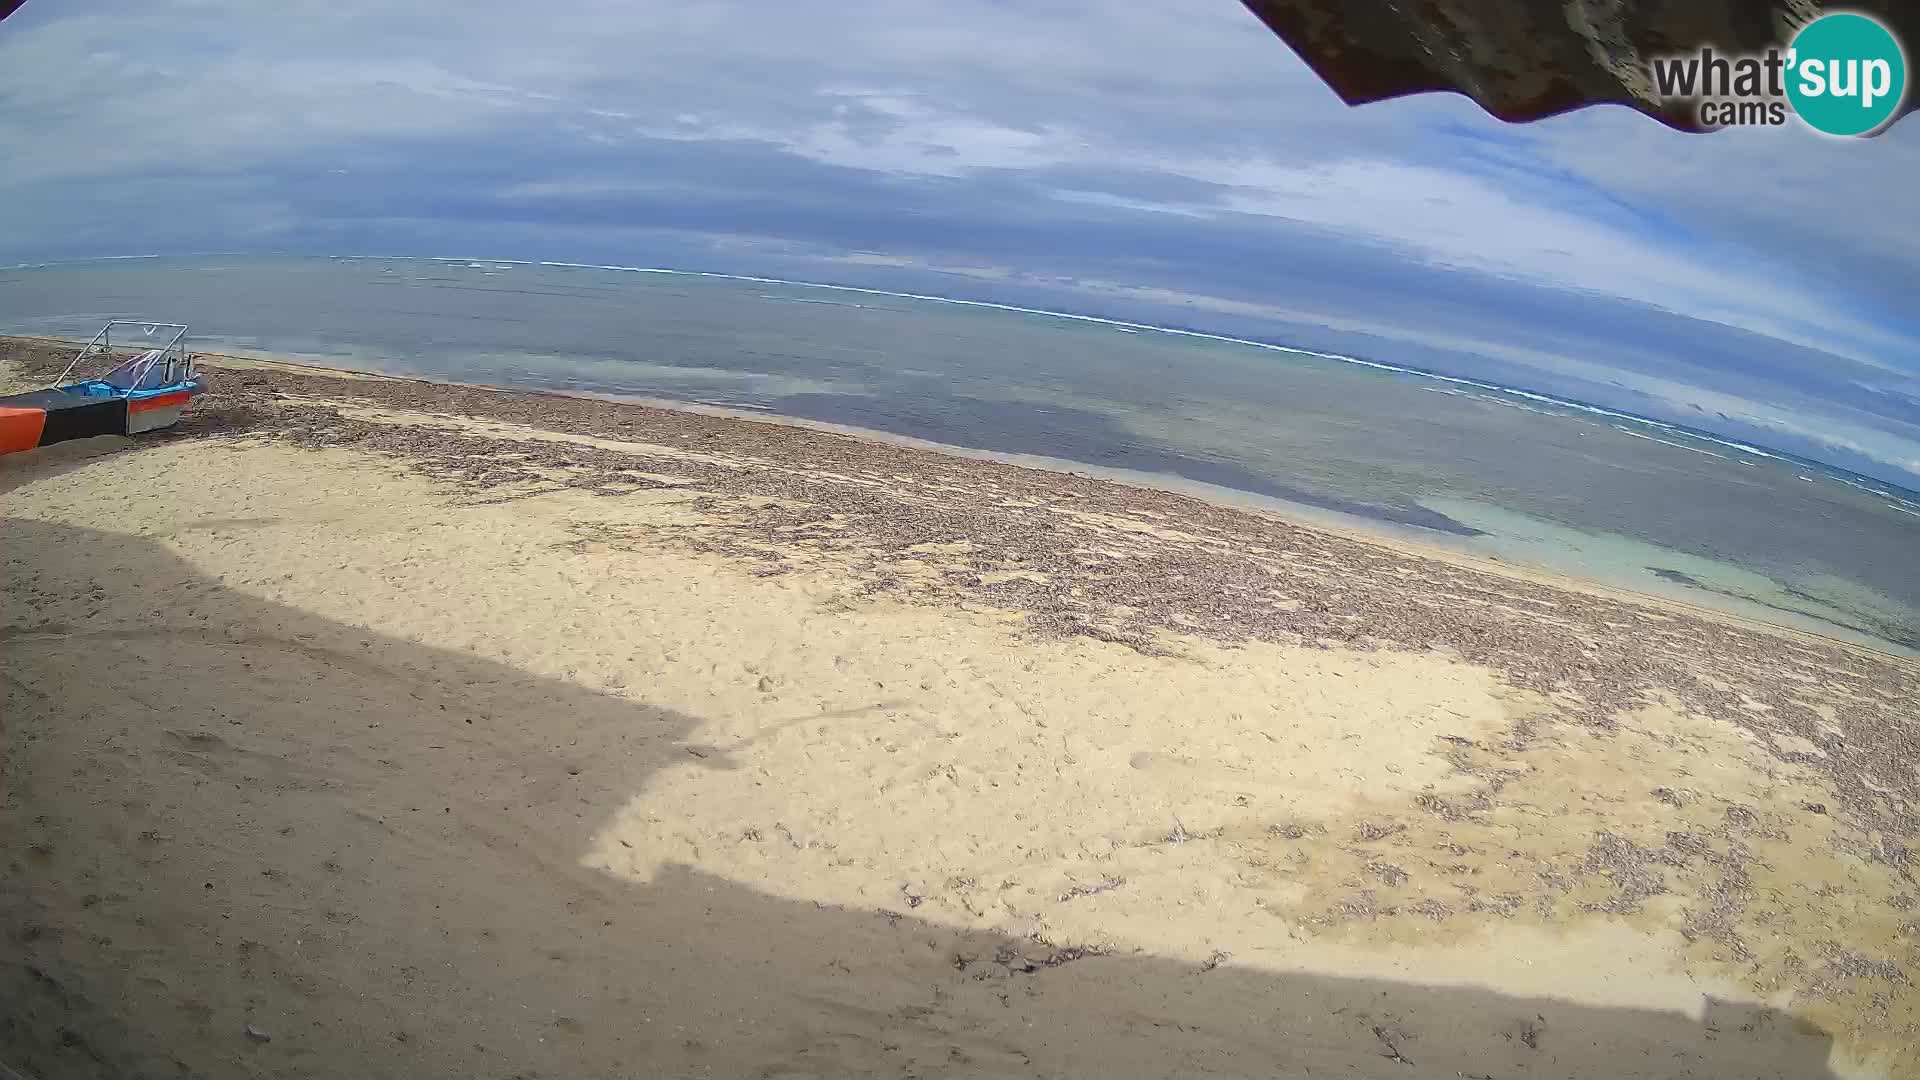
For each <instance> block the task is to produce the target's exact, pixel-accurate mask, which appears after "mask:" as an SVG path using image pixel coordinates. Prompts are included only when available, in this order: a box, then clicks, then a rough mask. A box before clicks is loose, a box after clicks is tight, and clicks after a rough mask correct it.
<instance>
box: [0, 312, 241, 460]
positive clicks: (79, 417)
mask: <svg viewBox="0 0 1920 1080" xmlns="http://www.w3.org/2000/svg"><path fill="white" fill-rule="evenodd" d="M115 327H136V328H138V329H139V331H140V333H139V334H132V335H125V336H123V338H122V340H123V341H125V340H126V337H133V338H134V339H135V342H136V344H137V343H138V342H139V340H140V339H141V338H143V337H144V339H145V340H146V341H153V340H154V339H155V338H156V337H161V336H162V335H164V338H163V340H162V343H161V344H160V346H159V347H158V348H148V349H145V350H143V351H141V352H139V353H137V354H135V355H134V356H132V357H130V358H128V359H126V360H124V361H122V362H121V363H119V364H117V365H115V366H114V367H113V368H111V369H109V370H108V371H106V372H105V373H103V374H101V375H99V376H98V377H96V378H91V379H82V380H80V381H78V382H71V383H70V382H67V379H68V377H69V376H71V375H72V374H73V370H74V368H76V367H78V366H79V365H80V362H81V361H83V360H85V359H87V358H89V357H103V358H111V357H112V356H113V349H114V344H113V330H114V328H115ZM186 337H187V328H186V326H185V324H182V323H152V322H145V321H142V320H136V319H114V320H112V321H110V322H108V323H107V324H106V325H105V326H103V327H101V328H100V332H99V333H97V334H95V335H93V339H92V340H91V341H89V342H87V343H86V345H84V346H82V347H81V349H80V351H79V352H77V353H75V354H74V357H73V359H72V360H69V361H68V362H67V366H66V367H65V368H63V369H62V370H61V372H60V375H59V376H58V377H57V378H55V379H54V380H53V383H52V385H50V386H48V387H47V388H46V389H44V390H34V391H30V392H28V393H25V394H13V395H10V396H5V397H0V454H7V453H14V452H17V451H21V450H31V449H33V448H35V447H37V446H47V445H49V444H51V443H57V442H65V441H66V440H68V439H84V438H89V437H91V436H94V435H137V434H140V433H141V432H143V431H153V430H155V429H158V428H163V427H168V426H170V425H172V424H173V423H175V422H176V421H178V420H179V419H180V416H181V414H182V413H184V412H185V411H186V408H187V405H188V404H189V403H190V402H191V401H192V400H193V399H194V398H196V397H199V396H200V395H201V394H203V393H205V392H206V380H205V378H203V377H202V376H201V375H200V373H199V372H198V371H196V370H195V367H194V361H193V354H192V353H190V352H188V351H187V349H186V346H185V344H184V343H185V341H186Z"/></svg>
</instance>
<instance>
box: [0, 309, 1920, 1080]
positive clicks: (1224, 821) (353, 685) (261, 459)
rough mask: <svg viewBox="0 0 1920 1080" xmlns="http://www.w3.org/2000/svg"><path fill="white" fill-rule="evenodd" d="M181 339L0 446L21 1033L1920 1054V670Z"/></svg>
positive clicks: (246, 1063)
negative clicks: (168, 383) (75, 429)
mask: <svg viewBox="0 0 1920 1080" xmlns="http://www.w3.org/2000/svg"><path fill="white" fill-rule="evenodd" d="M0 349H4V351H5V354H6V355H5V358H6V359H7V361H8V362H9V363H10V364H11V365H12V368H13V370H14V371H15V372H16V373H24V372H28V371H32V370H44V368H45V366H46V365H47V364H48V363H50V362H51V361H52V358H53V356H54V355H56V354H55V353H53V352H52V351H50V350H46V349H43V348H40V347H37V346H32V345H20V344H15V345H11V346H0ZM55 366H56V368H57V365H55ZM217 378H218V382H217V387H218V389H217V393H216V394H215V395H213V396H210V397H209V398H208V399H206V400H205V401H204V402H203V403H202V404H200V405H199V406H197V407H196V409H195V410H194V412H193V413H192V414H190V416H189V419H188V420H187V421H186V422H185V423H183V425H182V426H181V427H180V428H179V429H178V430H176V431H174V432H170V433H167V434H164V435H161V436H158V437H143V438H141V439H138V440H118V439H114V440H93V441H91V442H89V443H86V444H81V445H73V446H66V447H55V448H51V449H49V450H45V451H39V452H35V453H33V454H28V455H15V456H13V457H11V458H8V459H0V498H4V500H5V503H4V508H5V518H6V523H5V526H4V532H3V533H0V553H3V554H4V557H5V559H6V563H7V566H6V571H5V573H6V580H5V583H6V590H7V592H6V603H5V608H4V612H3V613H4V622H5V626H4V631H3V633H4V635H5V636H4V640H0V673H3V674H4V678H5V684H6V685H5V690H6V707H5V713H4V721H5V728H6V740H7V741H6V753H7V761H6V764H7V769H6V785H7V787H6V799H7V810H6V819H5V827H4V833H0V842H4V845H5V848H6V850H5V853H4V854H5V859H6V865H7V867H8V873H7V875H6V876H5V879H4V881H0V930H4V934H5V938H4V940H5V941H6V943H7V944H6V948H7V950H8V952H9V953H10V954H11V955H10V956H8V957H6V958H5V959H6V961H7V962H6V963H5V964H4V965H0V1001H5V1002H9V1003H16V1004H11V1005H9V1006H8V1007H6V1008H5V1009H4V1010H0V1061H4V1062H6V1063H7V1064H9V1065H12V1066H13V1067H15V1068H16V1069H24V1070H26V1071H28V1072H30V1073H33V1074H35V1075H39V1076H42V1077H53V1076H68V1075H74V1076H96V1075H97V1076H120V1075H129V1074H134V1073H140V1072H145V1073H151V1074H164V1075H182V1074H183V1075H207V1076H241V1075H245V1076H253V1075H271V1076H303V1075H305V1076H333V1075H345V1074H355V1075H365V1076H383V1075H394V1076H403V1075H404V1076H476V1075H498V1076H514V1075H540V1076H547V1077H554V1076H607V1075H676V1076H677V1075H716V1076H809V1075H817V1076H839V1075H885V1076H900V1075H914V1076H938V1075H951V1076H975V1075H1008V1076H1032V1075H1040V1076H1056V1075H1057V1076H1071V1075H1098V1074H1110V1075H1188V1074H1193V1073H1199V1072H1205V1071H1211V1072H1214V1073H1218V1074H1223V1075H1246V1076H1274V1075H1278V1076H1307V1075H1329V1074H1334V1073H1338V1074H1340V1075H1352V1076H1409V1075H1419V1076H1427V1075H1433V1076H1453V1075H1467V1076H1489V1077H1493V1076H1498V1077H1512V1076H1532V1075H1567V1076H1593V1077H1602V1076H1605V1077H1616V1076H1649V1077H1651V1076H1676V1075H1679V1076H1689V1075H1690V1076H1703V1077H1704V1076H1729V1077H1732V1076H1739V1077H1748V1076H1781V1077H1789V1076H1791V1077H1802V1076H1807V1077H1814V1076H1876V1075H1903V1074H1906V1073H1908V1072H1910V1071H1912V1069H1913V1068H1914V1067H1915V1065H1916V1064H1920V1052H1917V1051H1916V1043H1915V1033H1916V1031H1920V999H1916V996H1915V991H1914V989H1913V987H1912V985H1911V981H1910V980H1911V974H1912V972H1913V971H1914V970H1915V969H1916V967H1920V955H1916V949H1917V945H1916V942H1920V916H1916V914H1915V913H1914V912H1913V910H1912V909H1913V907H1914V904H1915V897H1916V895H1920V888H1916V886H1915V884H1914V883H1913V881H1912V878H1911V874H1912V865H1911V856H1910V848H1911V847H1912V846H1913V844H1914V843H1915V821H1914V799H1915V795H1916V787H1920V775H1916V773H1915V770H1914V766H1913V761H1914V760H1915V759H1914V755H1913V742H1912V739H1911V738H1910V736H1909V735H1908V732H1909V731H1910V730H1912V726H1913V724H1914V722H1915V720H1916V719H1917V717H1916V711H1920V710H1916V706H1915V705H1914V702H1915V701H1916V700H1920V669H1916V667H1915V666H1914V665H1913V664H1912V663H1911V662H1908V661H1904V660H1901V659H1897V658H1894V657H1889V656H1884V655H1881V654H1877V653H1873V652H1871V651H1869V650H1865V649H1861V648H1858V647H1855V646H1851V645H1846V644H1842V643H1838V642H1833V641H1829V640H1826V639H1822V638H1818V637H1813V636H1810V635H1806V634H1801V633H1796V632H1791V631H1784V630H1772V629H1768V628H1764V627H1759V626H1756V625H1752V624H1746V623H1741V622H1739V621H1736V620H1732V619H1726V618H1719V617H1714V616H1710V615H1706V614H1703V613H1698V612H1692V611H1688V610H1685V609H1681V608H1677V607H1675V606H1674V605H1671V604H1655V603H1651V602H1643V601H1639V600H1636V599H1634V598H1631V597H1626V596H1621V595H1618V594H1609V593H1606V592H1604V591H1601V590H1596V589H1593V588H1590V587H1586V586H1582V585H1579V584H1577V583H1571V582H1557V581H1554V580H1551V579H1549V578H1546V577H1544V576H1542V575H1539V574H1527V573H1519V572H1509V571H1503V570H1501V569H1499V568H1496V567H1491V566H1486V565H1480V564H1475V563H1471V562H1469V561H1467V560H1462V559H1459V558H1450V559H1441V558H1436V557H1433V556H1432V555H1431V554H1429V553H1425V552H1420V551H1417V550H1414V549H1411V548H1408V547H1405V546H1404V545H1392V544H1387V543H1384V542H1377V541H1369V540H1365V539H1361V538H1356V537H1351V536H1341V535H1337V534H1334V533H1331V532H1328V531H1326V530H1323V529H1318V528H1310V527H1306V526H1302V525H1299V524H1295V523H1290V522H1287V521H1282V520H1279V519H1276V518H1274V517H1271V516H1266V515H1258V514H1252V513H1248V512H1245V511H1241V510H1234V509H1229V508H1224V507H1219V506H1213V505H1209V504H1206V503H1202V502H1199V501H1196V500H1194V499H1191V498H1187V497H1184V496H1180V495H1173V494H1167V493H1162V492H1156V491H1149V490H1143V489H1139V488H1132V487H1126V486H1123V485H1119V484H1114V483H1110V482H1106V481H1101V480H1094V479H1088V478H1084V477H1076V476H1072V475H1063V474H1059V473H1051V472H1042V471H1037V470H1030V469H1022V468H1017V467H1013V466H1009V465H1003V464H997V463H992V462H982V461H976V460H968V459H962V458H956V457H950V456H945V455H941V454H937V453H933V452H929V451H926V450H921V449H914V448H909V447H901V446H897V445H891V444H887V443H883V442H875V441H869V440H864V439H859V438H853V437H848V436H843V435H835V434H830V433H824V432H819V431H812V430H806V429H801V428H794V427H789V426H783V425H778V424H770V423H761V422H754V421H748V420H739V419H732V418H724V417H714V416H705V415H698V414H693V413H686V412H677V411H670V410H662V409H654V408H647V407H641V406H633V405H622V404H612V403H606V402H600V401H593V400H586V399H578V398H567V397H558V396H553V395H532V394H510V393H502V392H496V391H490V390H484V389H478V388H468V387H448V386H439V385H432V384H426V383H419V382H413V381H407V380H394V379H380V378H366V377H352V376H346V375H342V374H328V373H324V372H319V371H313V370H302V369H292V368H285V367H280V366H275V365H262V364H248V365H245V366H240V365H235V366H233V367H231V368H229V369H227V370H222V371H220V372H218V374H217ZM250 1031H251V1033H250ZM259 1036H265V1038H261V1037H259Z"/></svg>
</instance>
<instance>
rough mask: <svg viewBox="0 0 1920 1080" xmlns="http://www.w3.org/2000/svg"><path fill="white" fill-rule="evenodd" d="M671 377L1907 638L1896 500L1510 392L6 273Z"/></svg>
mask: <svg viewBox="0 0 1920 1080" xmlns="http://www.w3.org/2000/svg"><path fill="white" fill-rule="evenodd" d="M110 317H133V318H148V319H162V318H164V319H170V320H174V321H184V322H187V323H190V324H192V325H193V328H194V330H195V332H196V340H197V342H198V344H199V346H200V347H201V348H204V349H208V350H211V351H221V350H225V351H241V352H248V351H251V352H261V353H270V354H275V355H282V356H295V357H306V358H312V359H315V360H317V361H320V362H325V363H329V364H335V365H339V366H346V367H357V368H363V369H367V370H376V371H385V372H390V373H395V374H409V375H419V376H426V377H432V378H444V379H455V380H460V381H470V382H481V383H490V384H497V385H504V386H516V387H535V388H546V389H563V390H570V391H580V392H589V393H600V394H613V395H625V396H636V397H655V398H666V399H671V400H677V401H686V402H700V403H706V404H713V405H722V406H728V407H733V408H742V409H750V410H754V411H759V412H771V413H777V414H780V415H785V416H790V417H795V418H800V419H806V420H811V421H821V422H827V423H832V424H836V425H844V426H848V427H854V428H860V429H866V430H872V431H880V432H886V433H890V434H895V435H902V436H910V437H913V438H918V439H924V440H929V441H933V442H938V443H944V444H948V445H953V446H959V447H966V448H970V449H973V450H980V451H988V452H993V453H997V454H1010V455H1031V456H1034V457H1038V458H1042V459H1046V460H1049V461H1053V462H1057V463H1074V464H1078V465H1082V466H1090V467H1093V468H1097V469H1102V470H1110V471H1113V472H1115V473H1116V474H1119V475H1126V476H1132V477H1140V478H1146V479H1149V480H1152V481H1154V482H1159V483H1167V484H1172V485H1174V486H1183V485H1184V486H1194V485H1202V486H1209V487H1211V488H1215V489H1224V490H1222V491H1220V492H1218V493H1220V494H1222V495H1224V496H1226V497H1241V498H1248V499H1253V500H1255V501H1263V502H1266V503H1268V504H1269V505H1277V506H1279V507H1281V508H1283V509H1285V510H1287V511H1289V512H1292V513H1296V514H1299V515H1303V516H1307V517H1316V518H1321V519H1327V520H1335V521H1339V522H1341V523H1345V524H1361V525H1363V526H1364V527H1367V528H1371V529H1376V530H1381V531H1385V532H1391V533H1395V534H1399V535H1403V536H1410V537H1414V538H1418V539H1422V540H1425V541H1427V542H1433V543H1441V544H1445V545H1448V546H1452V547H1456V548H1459V549H1462V550H1466V551H1471V552H1476V553H1479V554H1483V555H1494V556H1498V557H1500V558H1505V559H1509V560H1512V561H1515V562H1520V563H1525V564H1530V565H1535V566H1539V567H1542V568H1544V569H1548V570H1553V571H1557V572H1562V573H1569V574H1573V575H1575V576H1579V577H1584V578H1587V579H1590V580H1595V581H1600V582H1603V583H1606V584H1610V585H1615V586H1622V587H1628V588H1634V589H1640V590H1643V591H1648V592H1655V593H1660V594H1664V595H1668V596H1672V597H1675V598H1678V599H1684V600H1687V601H1690V602H1693V603H1698V604H1702V605H1707V606H1714V607H1719V608H1722V609H1726V610H1730V611H1734V612H1737V613H1740V614H1746V615H1751V616H1757V617H1762V618H1767V619H1771V620H1774V621H1780V622H1786V623H1790V624H1794V625H1799V626H1802V627H1806V628H1809V629H1815V630H1819V631H1821V632H1825V633H1830V634H1835V635H1836V636H1845V637H1850V638H1855V639H1861V640H1870V641H1874V642H1876V643H1892V644H1894V645H1896V646H1899V647H1904V648H1905V649H1915V648H1920V558H1917V557H1916V556H1917V555H1920V496H1915V495H1914V494H1913V493H1903V492H1900V491H1897V490H1895V489H1892V488H1890V487H1888V486H1887V485H1884V484H1881V483H1879V482H1877V481H1871V480H1867V479H1865V478H1862V477H1858V476H1855V475H1853V474H1851V473H1846V472H1843V471H1841V470H1836V469H1829V468H1825V467H1822V466H1819V465H1816V464H1813V463H1811V462H1805V461H1801V460H1797V459H1793V458H1791V457H1789V456H1787V455H1782V454H1776V453H1773V452H1771V451H1766V450H1765V449H1764V448H1756V447H1742V446H1739V445H1736V444H1733V443H1730V442H1727V441H1722V440H1716V439H1713V438H1711V437H1709V436H1706V435H1704V434H1703V433H1698V432H1690V431H1686V430H1683V429H1679V428H1675V427H1672V426H1669V425H1663V424H1657V423H1653V422H1650V421H1642V420H1638V419H1635V418H1631V417H1625V416H1621V415H1619V414H1614V413H1608V412H1606V411H1605V410H1598V409H1592V408H1589V407H1586V406H1582V405H1579V404H1577V403H1571V402H1559V401H1553V400H1549V399H1545V398H1542V397H1539V396H1536V395H1529V394H1526V393H1524V392H1520V391H1516V390H1512V389H1506V388H1498V387H1492V386H1485V385H1477V384H1473V383H1470V382H1463V381H1460V380H1449V379H1441V378H1437V377H1432V376H1428V375H1423V374H1419V373H1414V372H1409V371H1397V370H1392V369H1391V363H1390V359H1389V361H1388V362H1387V363H1386V364H1385V365H1384V366H1382V365H1381V364H1377V363H1376V364H1372V365H1366V364H1362V363H1358V362H1350V361H1348V360H1345V359H1341V358H1336V357H1331V356H1327V355H1320V354H1313V353H1306V352H1297V351H1289V350H1284V349H1277V348H1273V347H1267V346H1262V345H1258V344H1253V343H1241V342H1234V341H1230V340H1223V339H1217V338H1210V337H1207V336H1204V335H1198V334H1194V333H1191V332H1182V331H1165V330H1159V329H1155V328H1151V327H1145V326H1139V325H1131V324H1116V323H1112V322H1107V321H1100V320H1090V319H1077V318H1070V317H1061V316H1059V315H1057V314H1047V313H1040V312H1032V311H1023V310H1016V309H1009V308H1001V307H993V306H988V305H978V304H960V303H952V302H943V301H940V300H938V299H935V298H916V297H909V296H902V295H898V294H888V293H880V292H871V291H860V290H840V289H824V288H818V287H810V286H804V285H798V284H792V283H782V282H769V281H758V280H747V279H740V278H729V277H720V276H708V275H688V274H679V273H660V272H640V271H637V270H621V269H611V268H600V267H581V266H558V265H534V264H523V263H506V262H480V261H465V260H462V261H446V260H415V259H331V258H254V257H248V258H244V259H242V258H235V257H230V256H220V257H197V258H191V259H138V260H119V261H106V262H94V263H84V264H70V265H62V266H51V267H41V268H20V269H13V270H6V271H0V329H4V330H5V331H7V332H12V333H32V334H56V335H67V336H73V335H78V336H82V337H84V336H87V335H89V334H91V333H92V331H93V330H94V329H96V328H97V324H98V323H99V322H101V321H103V320H104V319H106V318H110Z"/></svg>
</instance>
